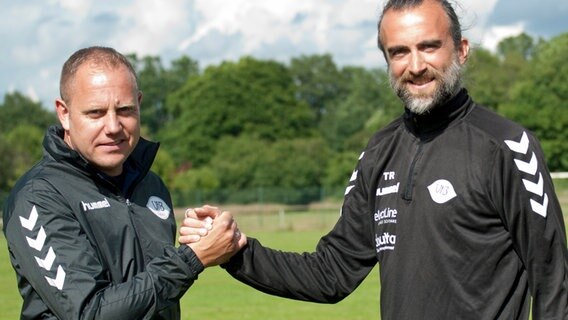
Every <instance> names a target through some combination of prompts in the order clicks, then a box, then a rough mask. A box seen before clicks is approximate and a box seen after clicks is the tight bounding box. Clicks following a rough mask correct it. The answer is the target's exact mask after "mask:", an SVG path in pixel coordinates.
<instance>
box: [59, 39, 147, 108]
mask: <svg viewBox="0 0 568 320" xmlns="http://www.w3.org/2000/svg"><path fill="white" fill-rule="evenodd" d="M87 62H90V63H92V64H94V65H98V66H103V67H110V68H117V67H118V66H121V65H122V66H125V67H126V68H127V69H128V70H129V71H130V73H131V74H132V77H133V78H134V81H135V85H136V88H138V77H137V76H136V71H135V70H134V67H133V66H132V64H131V63H130V61H128V58H126V57H125V56H124V55H122V54H121V53H120V52H118V51H116V50H115V49H113V48H109V47H101V46H93V47H88V48H83V49H79V50H77V51H75V53H73V54H72V55H71V56H70V57H69V59H67V61H65V63H64V64H63V68H62V69H61V78H60V80H59V94H60V95H61V99H63V100H64V101H67V100H68V99H69V98H70V96H69V91H70V89H69V87H70V84H71V82H72V81H73V77H74V76H75V74H76V73H77V70H78V69H79V67H80V66H81V65H83V64H84V63H87Z"/></svg>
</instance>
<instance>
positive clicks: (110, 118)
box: [105, 112, 122, 134]
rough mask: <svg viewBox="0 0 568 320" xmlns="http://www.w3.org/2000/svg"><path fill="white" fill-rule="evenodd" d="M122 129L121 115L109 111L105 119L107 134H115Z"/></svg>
mask: <svg viewBox="0 0 568 320" xmlns="http://www.w3.org/2000/svg"><path fill="white" fill-rule="evenodd" d="M120 130H122V124H121V123H120V117H118V116H117V115H116V113H114V112H109V113H107V115H106V119H105V132H106V133H107V134H115V133H118V132H120Z"/></svg>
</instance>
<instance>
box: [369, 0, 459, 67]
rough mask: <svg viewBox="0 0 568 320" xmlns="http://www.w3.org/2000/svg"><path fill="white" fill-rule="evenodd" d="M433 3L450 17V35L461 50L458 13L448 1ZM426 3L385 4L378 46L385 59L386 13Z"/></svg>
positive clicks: (397, 1) (399, 1)
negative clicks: (383, 28) (383, 26)
mask: <svg viewBox="0 0 568 320" xmlns="http://www.w3.org/2000/svg"><path fill="white" fill-rule="evenodd" d="M433 1H437V2H438V3H439V4H440V5H442V8H444V11H445V12H446V15H448V18H449V19H450V33H451V35H452V40H453V41H454V46H455V47H456V49H457V48H459V45H460V42H461V39H462V29H461V24H460V20H459V18H458V15H457V14H456V11H455V10H454V8H453V7H452V5H451V3H449V2H448V1H447V0H433ZM423 2H424V0H389V1H387V3H386V4H385V7H384V8H383V12H382V13H381V17H380V18H379V22H378V23H377V31H378V32H377V33H378V34H377V45H378V46H379V49H381V51H382V52H383V55H384V56H385V59H386V57H387V55H386V53H385V48H384V47H383V44H382V42H381V23H382V21H383V17H384V15H385V13H386V12H387V11H389V10H397V11H398V10H404V9H410V8H415V7H418V6H419V5H421V4H422V3H423Z"/></svg>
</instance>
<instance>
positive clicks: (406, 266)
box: [224, 90, 568, 320]
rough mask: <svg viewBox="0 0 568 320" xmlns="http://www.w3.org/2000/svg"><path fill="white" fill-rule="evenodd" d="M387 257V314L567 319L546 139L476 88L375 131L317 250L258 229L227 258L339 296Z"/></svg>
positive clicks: (288, 283)
mask: <svg viewBox="0 0 568 320" xmlns="http://www.w3.org/2000/svg"><path fill="white" fill-rule="evenodd" d="M377 262H378V263H379V264H380V279H381V299H380V301H381V315H382V319H384V320H393V319H394V320H400V319H437V320H438V319H472V320H480V319H507V320H510V319H528V316H529V305H530V300H531V297H532V299H533V300H532V302H533V305H532V308H533V319H534V320H540V319H551V320H552V319H554V320H565V319H568V251H567V249H566V234H565V227H564V221H563V217H562V212H561V209H560V206H559V203H558V201H557V198H556V196H555V192H554V188H553V185H552V181H551V178H550V175H549V173H548V171H547V168H546V166H545V159H544V157H543V154H542V151H541V149H540V146H539V144H538V142H537V140H536V139H535V138H534V137H533V136H532V135H531V134H530V133H529V132H528V131H527V130H525V129H523V128H522V127H520V126H519V125H517V124H515V123H513V122H511V121H508V120H506V119H504V118H502V117H500V116H498V115H497V114H495V113H493V112H491V111H489V110H487V109H486V108H484V107H482V106H479V105H477V104H475V103H474V102H473V101H472V100H471V99H470V97H469V96H468V94H467V92H466V91H465V90H462V91H460V93H459V94H458V95H457V96H455V97H454V98H453V99H452V100H450V101H449V102H448V103H446V104H445V105H442V106H438V107H436V108H435V109H434V110H432V111H431V112H430V113H428V114H426V115H422V116H418V115H415V114H412V113H410V112H408V111H407V112H406V113H405V114H404V115H403V116H402V117H401V118H399V119H397V120H396V121H394V122H393V123H391V124H390V125H389V126H387V127H386V128H384V129H383V130H380V131H379V132H378V133H376V134H375V135H374V136H373V137H372V138H371V140H370V142H369V144H368V146H367V148H366V150H365V152H364V153H363V154H362V155H361V158H360V160H359V163H358V165H357V168H356V169H355V171H354V173H353V175H352V177H351V180H350V183H349V186H348V187H347V189H346V192H345V199H344V203H343V206H342V214H341V217H340V218H339V220H338V222H337V224H336V225H335V227H334V228H333V230H332V231H331V232H330V233H329V234H327V235H326V236H324V237H323V238H322V239H321V240H320V242H319V243H318V245H317V248H316V251H315V252H314V253H304V254H298V253H285V252H280V251H277V250H272V249H269V248H265V247H263V246H262V245H261V244H260V243H259V242H258V241H257V240H254V239H249V241H248V246H246V247H245V248H244V249H243V250H241V252H240V253H239V254H238V255H236V256H235V257H234V258H233V259H232V260H231V261H230V262H229V263H228V264H226V265H224V267H225V268H226V269H227V270H228V271H229V272H230V273H231V275H233V276H234V277H235V278H237V279H239V280H240V281H242V282H244V283H246V284H249V285H251V286H253V287H255V288H257V289H259V290H262V291H264V292H266V293H269V294H273V295H279V296H282V297H287V298H293V299H299V300H307V301H313V302H321V303H335V302H337V301H339V300H341V299H343V298H344V297H345V296H347V295H348V294H349V293H351V292H352V291H353V290H354V289H355V288H356V287H357V286H358V285H359V284H360V283H361V281H362V280H363V279H364V278H365V276H366V275H367V274H368V273H369V272H370V270H371V269H372V268H373V266H374V265H375V264H376V263H377Z"/></svg>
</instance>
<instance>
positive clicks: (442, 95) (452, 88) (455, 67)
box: [388, 56, 463, 114]
mask: <svg viewBox="0 0 568 320" xmlns="http://www.w3.org/2000/svg"><path fill="white" fill-rule="evenodd" d="M462 69H463V66H462V65H461V64H460V62H459V60H458V58H457V57H456V56H454V57H453V59H452V62H451V63H450V65H449V66H448V67H447V68H446V70H444V71H442V72H440V71H438V70H435V69H430V68H429V69H428V70H427V71H426V72H425V74H423V75H421V76H420V77H413V76H412V75H410V74H408V72H407V73H405V74H403V75H402V76H401V77H399V78H398V79H396V78H395V77H394V75H393V74H392V71H391V70H390V69H389V72H388V73H389V82H390V85H391V88H392V89H393V90H394V92H395V93H396V94H397V95H398V97H399V98H400V99H401V100H402V102H403V103H404V105H405V106H406V107H407V108H408V109H409V110H410V111H411V112H413V113H415V114H424V113H426V112H428V111H429V110H431V109H432V108H433V107H434V106H436V105H438V104H441V103H443V102H445V101H447V100H448V99H450V98H451V97H453V95H454V94H455V93H456V92H457V90H458V89H459V88H460V87H461V84H462V83H461V76H462ZM432 75H433V76H434V81H436V82H437V83H436V88H435V89H434V92H432V93H431V94H413V93H412V92H410V90H408V87H407V85H408V84H407V82H408V80H412V79H413V78H421V77H431V76H432Z"/></svg>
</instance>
